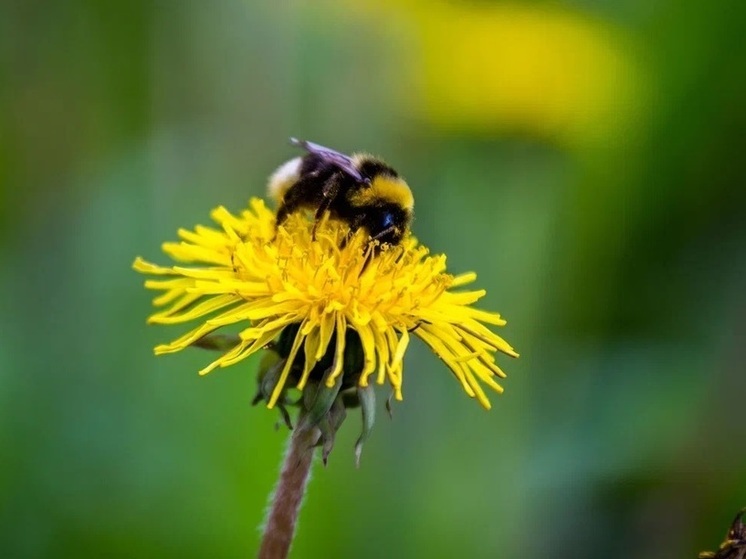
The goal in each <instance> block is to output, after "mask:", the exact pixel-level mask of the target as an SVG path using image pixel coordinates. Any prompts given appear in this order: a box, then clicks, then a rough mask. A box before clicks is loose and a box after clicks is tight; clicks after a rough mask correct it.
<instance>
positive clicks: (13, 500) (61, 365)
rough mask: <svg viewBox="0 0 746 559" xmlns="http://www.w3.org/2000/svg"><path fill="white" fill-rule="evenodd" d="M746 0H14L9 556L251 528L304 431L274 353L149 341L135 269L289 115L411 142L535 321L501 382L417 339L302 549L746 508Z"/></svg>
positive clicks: (469, 548)
mask: <svg viewBox="0 0 746 559" xmlns="http://www.w3.org/2000/svg"><path fill="white" fill-rule="evenodd" d="M744 29H746V4H744V3H743V0H720V1H709V0H696V1H695V0H692V1H687V2H678V1H675V0H657V1H654V2H649V1H647V0H603V1H596V2H592V1H588V0H575V1H569V0H568V1H566V2H524V3H520V2H513V3H509V4H508V3H502V2H489V1H488V0H471V1H467V0H462V1H457V0H452V1H450V2H447V1H445V0H437V1H435V2H425V1H424V0H408V1H406V2H392V1H388V2H379V3H376V2H374V1H373V0H371V1H369V2H353V1H352V0H350V1H349V2H344V1H325V2H310V1H309V2H303V1H300V0H296V1H286V2H277V3H270V2H267V3H260V2H249V1H244V2H239V1H215V2H147V1H144V0H139V1H138V0H136V1H131V0H127V1H122V0H120V1H112V2H105V3H104V2H98V1H94V0H68V1H66V2H58V3H53V2H36V1H29V2H13V1H11V2H9V3H8V2H4V3H2V5H0V107H1V109H2V110H1V111H0V185H1V188H0V220H1V221H0V223H1V228H0V250H1V253H0V256H1V258H2V260H1V264H0V287H1V288H2V299H0V300H1V301H2V315H1V316H0V321H1V322H0V325H1V326H2V336H0V449H1V454H0V556H2V557H8V558H27V557H28V558H35V557H76V558H82V557H179V558H186V557H208V556H209V557H227V558H231V557H247V556H249V557H250V556H253V554H254V553H255V550H256V549H257V546H258V541H259V531H258V528H257V527H258V526H259V524H260V523H261V520H262V516H263V511H264V508H265V505H266V502H267V496H268V494H269V492H270V491H271V489H272V486H273V484H274V480H275V477H276V474H277V472H278V464H279V459H280V456H281V453H282V451H283V447H284V441H285V439H286V432H284V431H283V430H280V431H275V430H274V429H273V425H274V423H275V421H276V420H277V417H278V416H277V415H276V414H275V413H274V412H268V411H266V410H263V409H261V408H252V407H251V406H250V405H249V403H250V400H251V397H252V396H253V394H254V388H255V374H254V367H255V366H256V361H255V360H252V361H251V362H245V363H242V364H241V365H240V366H236V367H233V368H229V369H225V370H221V371H218V372H215V373H213V374H211V375H209V376H208V377H206V378H199V377H198V376H197V374H196V371H197V370H198V369H199V368H200V367H201V366H203V365H204V364H206V363H207V362H208V361H209V360H210V358H211V356H210V355H208V354H206V353H203V352H201V351H199V350H193V351H186V352H182V353H180V354H176V355H172V356H166V357H159V358H155V357H154V356H153V354H152V347H153V346H154V345H155V344H157V343H159V342H164V341H168V340H171V339H173V338H175V337H177V336H178V335H179V334H180V333H181V332H182V331H183V330H182V329H180V328H179V327H146V325H145V318H146V316H147V315H148V314H149V313H150V311H151V307H150V299H151V296H152V293H149V292H146V291H145V290H144V289H143V288H142V281H143V278H142V277H140V276H139V275H137V274H136V273H135V272H133V271H132V270H131V269H130V266H131V263H132V260H133V259H134V257H135V256H137V255H141V256H143V257H145V258H147V259H149V260H151V261H155V262H166V257H165V256H163V255H162V254H161V253H160V248H159V247H160V243H161V242H162V241H166V240H172V239H174V238H175V233H176V229H177V228H178V227H182V226H184V227H192V226H193V225H194V224H197V223H204V224H207V222H208V221H209V219H208V213H209V211H210V209H211V208H213V207H214V206H217V205H220V204H223V205H225V206H227V207H228V208H229V209H231V210H232V211H238V210H240V209H241V208H242V207H243V206H244V204H245V203H246V201H247V200H248V198H249V197H250V196H255V195H262V194H263V192H264V185H265V180H266V176H267V175H268V174H269V173H270V172H271V171H272V170H273V169H274V168H275V167H276V166H277V165H279V164H280V163H282V162H283V161H284V160H286V159H288V158H290V157H291V156H294V155H296V151H294V150H293V149H292V148H291V147H290V146H289V145H288V143H287V138H288V137H289V136H298V137H301V138H308V139H311V140H313V141H316V142H319V143H322V144H326V145H329V146H331V147H334V148H337V149H340V150H343V151H353V150H366V151H370V152H373V153H377V154H379V155H381V156H383V157H384V158H385V159H386V160H387V161H388V162H389V163H391V164H392V165H393V166H394V167H395V168H397V169H398V170H400V172H401V173H402V174H403V175H404V176H405V177H406V178H407V179H408V181H409V183H410V184H411V186H412V188H413V191H414V194H415V198H416V201H417V203H416V209H417V218H416V221H415V223H414V227H413V228H414V230H415V232H416V234H417V235H418V237H419V238H420V239H421V240H422V241H423V242H424V243H425V244H428V245H429V246H430V247H431V248H432V250H433V251H437V252H446V253H447V254H448V258H449V267H450V269H451V270H452V271H454V272H463V271H468V270H475V271H477V272H478V274H479V279H478V285H479V286H483V287H485V288H486V289H487V290H488V295H487V297H486V298H485V299H484V300H483V306H484V307H486V308H489V309H492V310H497V311H499V312H501V313H502V314H503V315H504V316H505V317H506V318H507V319H508V321H509V324H508V326H507V327H505V328H504V329H501V331H500V333H501V335H504V336H505V338H506V339H507V340H508V341H509V342H511V343H512V344H513V345H514V346H515V347H516V349H517V350H518V351H520V352H521V358H520V359H518V360H515V361H513V360H510V359H504V360H502V361H501V364H502V365H503V367H504V369H505V370H506V371H507V372H508V379H507V380H506V381H505V382H504V386H505V388H506V391H505V394H504V395H503V396H497V395H495V396H493V397H492V398H491V399H492V402H493V409H492V411H490V412H489V413H488V412H485V411H483V410H482V409H481V408H480V407H479V406H478V405H477V404H476V402H474V401H471V400H469V399H468V398H467V397H466V396H465V395H464V394H463V392H462V390H461V388H460V387H459V385H458V383H457V382H456V381H455V380H454V379H453V378H452V376H451V375H450V373H449V372H448V371H447V369H446V368H445V366H444V365H442V364H441V363H440V362H438V360H437V359H436V358H434V357H433V356H432V355H430V354H429V353H428V351H426V350H425V348H424V347H423V346H422V345H421V344H414V345H415V347H413V348H412V349H411V351H410V352H409V354H408V356H407V361H406V367H405V382H404V402H403V403H402V404H399V405H397V406H396V407H395V410H394V418H393V420H391V421H390V420H388V418H387V417H386V416H385V414H384V413H381V414H380V417H379V420H378V422H377V424H376V427H375V430H374V432H373V436H372V438H371V440H370V441H369V443H368V444H367V445H366V448H365V452H364V454H363V460H362V467H361V468H360V469H359V470H356V469H355V467H354V459H353V453H352V447H353V444H354V440H355V438H356V437H357V434H358V430H359V425H360V420H359V418H358V417H356V414H355V415H353V416H352V417H350V418H349V419H348V420H347V423H346V425H345V426H344V427H343V428H342V430H341V433H340V438H339V440H338V441H337V445H336V447H335V450H334V452H333V454H332V456H331V459H330V463H329V466H328V467H327V468H326V469H324V468H322V467H321V465H320V464H318V465H317V467H316V468H315V472H314V479H313V481H312V483H311V486H310V491H309V494H308V496H307V501H306V506H305V508H304V510H303V512H302V516H301V522H300V527H299V532H298V536H297V539H296V543H295V546H294V548H293V553H292V556H294V557H361V558H378V557H394V558H399V557H403V558H405V557H475V558H506V559H513V558H516V559H517V558H524V557H549V556H551V557H563V558H564V557H568V558H570V557H572V558H586V557H587V558H599V557H605V558H625V559H628V558H630V557H635V558H636V559H643V558H661V557H672V558H689V557H691V558H693V557H696V554H697V552H698V551H701V550H703V549H714V548H715V547H716V546H717V544H718V543H719V541H720V540H721V538H722V536H723V534H724V532H725V530H726V528H727V526H728V525H729V523H730V521H731V518H732V516H733V514H735V512H736V511H737V510H738V509H739V508H740V507H742V506H744V505H746V475H745V474H746V444H744V430H743V425H744V411H743V410H744V402H745V401H746V399H745V398H744V396H745V395H746V375H745V374H744V367H745V365H744V361H745V358H746V289H744V287H745V286H746V181H745V178H746V172H745V168H746V157H745V156H746V46H744V45H745V44H746V43H744V40H743V37H744ZM379 395H380V398H379V403H382V401H383V399H384V398H385V396H387V395H388V390H382V391H379ZM381 408H382V406H381ZM381 411H382V410H381Z"/></svg>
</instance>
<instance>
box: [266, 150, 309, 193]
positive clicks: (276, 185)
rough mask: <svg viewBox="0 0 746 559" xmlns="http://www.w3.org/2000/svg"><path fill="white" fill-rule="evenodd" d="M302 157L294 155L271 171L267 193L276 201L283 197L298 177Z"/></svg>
mask: <svg viewBox="0 0 746 559" xmlns="http://www.w3.org/2000/svg"><path fill="white" fill-rule="evenodd" d="M301 163H302V158H301V157H294V158H293V159H291V160H290V161H286V162H285V163H283V164H282V165H280V166H279V167H278V168H277V170H276V171H275V172H274V173H272V175H271V176H270V177H269V181H268V183H267V194H268V195H269V196H270V197H271V198H274V199H275V200H276V201H278V202H279V201H281V200H282V199H283V198H284V197H285V193H286V192H287V191H288V190H289V189H290V187H291V186H293V185H294V184H295V183H296V182H298V179H299V178H300V168H301Z"/></svg>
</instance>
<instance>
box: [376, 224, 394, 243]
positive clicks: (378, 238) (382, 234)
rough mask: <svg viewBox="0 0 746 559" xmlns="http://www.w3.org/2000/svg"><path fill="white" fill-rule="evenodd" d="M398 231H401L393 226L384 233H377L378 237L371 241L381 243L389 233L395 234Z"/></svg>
mask: <svg viewBox="0 0 746 559" xmlns="http://www.w3.org/2000/svg"><path fill="white" fill-rule="evenodd" d="M397 231H399V228H398V227H397V226H396V225H391V226H389V227H387V228H386V229H384V230H383V231H380V232H379V233H376V235H375V236H374V237H371V238H370V240H371V241H379V240H380V239H381V238H382V237H385V236H386V235H388V234H389V233H394V232H397Z"/></svg>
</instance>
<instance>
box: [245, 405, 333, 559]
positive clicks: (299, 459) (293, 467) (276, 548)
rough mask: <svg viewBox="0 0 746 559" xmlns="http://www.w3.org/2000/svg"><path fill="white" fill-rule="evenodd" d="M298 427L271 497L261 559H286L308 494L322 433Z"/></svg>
mask: <svg viewBox="0 0 746 559" xmlns="http://www.w3.org/2000/svg"><path fill="white" fill-rule="evenodd" d="M301 424H302V422H301V421H300V418H298V425H299V427H298V428H297V429H296V430H295V431H294V432H293V433H292V435H291V436H290V444H289V445H288V449H287V453H286V455H285V462H284V464H283V465H282V471H281V472H280V480H279V481H278V483H277V487H276V488H275V492H274V495H273V497H272V505H271V507H270V510H269V515H268V516H267V521H266V523H265V526H264V535H263V536H262V545H261V547H260V548H259V559H285V558H286V557H287V556H288V552H289V551H290V544H291V543H292V542H293V535H294V534H295V523H296V522H297V520H298V512H299V511H300V507H301V504H302V503H303V496H304V495H305V493H306V484H307V482H308V478H309V474H310V473H311V462H312V461H313V453H314V450H315V448H314V445H315V444H316V442H317V441H318V440H319V436H320V432H319V430H318V429H317V428H316V427H310V428H302V427H301Z"/></svg>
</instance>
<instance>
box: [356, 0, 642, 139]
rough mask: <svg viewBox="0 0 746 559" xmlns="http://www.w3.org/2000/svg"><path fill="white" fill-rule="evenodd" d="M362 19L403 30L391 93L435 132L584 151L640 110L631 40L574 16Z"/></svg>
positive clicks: (425, 8) (376, 7)
mask: <svg viewBox="0 0 746 559" xmlns="http://www.w3.org/2000/svg"><path fill="white" fill-rule="evenodd" d="M366 11H368V15H369V16H370V15H373V14H378V15H380V16H381V17H382V18H390V17H397V16H402V17H404V18H405V19H406V21H407V22H408V25H407V26H406V29H407V33H408V34H411V36H410V37H408V39H409V46H410V47H411V48H412V49H413V51H414V56H413V57H407V58H406V60H408V61H410V64H407V67H402V68H399V72H401V73H402V74H403V75H401V76H400V77H399V80H397V81H398V82H399V83H398V84H397V87H396V89H397V90H398V91H399V92H402V90H404V92H403V94H402V93H399V92H397V93H394V94H393V95H394V96H395V97H398V100H399V101H401V102H403V103H404V104H405V106H406V107H407V112H408V113H409V114H414V115H417V116H419V117H422V118H424V119H426V120H427V121H428V122H430V123H431V124H433V125H434V126H436V127H439V128H444V129H448V130H451V131H459V130H463V131H471V132H479V133H492V132H496V131H497V132H503V133H505V132H507V133H521V134H528V135H532V136H535V135H538V136H540V137H546V138H551V139H556V140H558V141H560V142H562V143H566V142H567V143H577V142H581V143H583V142H584V141H587V140H591V141H593V140H594V139H598V138H604V137H608V136H609V135H613V134H614V133H615V132H618V131H619V128H618V127H619V126H620V125H623V124H624V123H626V122H628V121H629V117H630V116H631V114H633V113H634V112H635V111H636V110H637V109H638V108H639V103H640V99H639V91H640V89H639V77H638V71H637V69H636V67H635V64H634V62H633V61H634V56H633V50H632V47H631V42H630V41H628V40H627V38H626V37H625V36H624V35H623V34H622V33H621V32H620V31H619V30H617V29H614V28H613V27H611V26H610V25H608V24H605V23H603V22H601V21H598V20H594V19H592V18H590V17H588V16H586V15H584V14H582V13H580V12H578V11H571V10H569V9H565V8H559V7H552V6H531V5H524V4H515V3H511V4H506V3H494V4H489V3H486V2H476V1H474V2H450V3H448V2H444V1H438V0H436V1H422V0H409V1H407V2H404V3H394V2H381V3H376V4H372V3H369V4H368V5H367V6H366ZM404 84H409V85H410V86H411V88H404V87H403V85H404Z"/></svg>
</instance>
